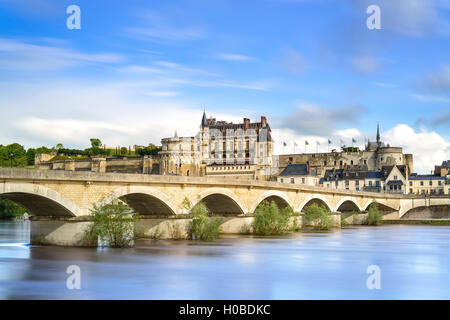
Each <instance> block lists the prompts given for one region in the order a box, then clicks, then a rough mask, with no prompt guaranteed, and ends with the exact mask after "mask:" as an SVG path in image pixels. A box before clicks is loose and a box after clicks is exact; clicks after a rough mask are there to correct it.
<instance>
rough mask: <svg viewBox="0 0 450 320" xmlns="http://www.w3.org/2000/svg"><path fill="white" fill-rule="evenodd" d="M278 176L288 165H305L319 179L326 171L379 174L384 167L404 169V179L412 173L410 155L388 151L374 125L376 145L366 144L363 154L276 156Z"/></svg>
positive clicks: (396, 149) (399, 150)
mask: <svg viewBox="0 0 450 320" xmlns="http://www.w3.org/2000/svg"><path fill="white" fill-rule="evenodd" d="M276 161H278V168H279V170H278V173H281V172H282V171H283V170H284V168H286V166H287V165H289V164H302V163H305V164H308V165H309V166H310V168H311V169H312V170H313V171H314V172H315V173H316V174H317V176H319V177H324V175H325V173H326V172H327V170H337V169H344V170H347V169H352V168H353V169H357V170H359V171H381V169H382V168H383V167H384V166H393V165H404V166H405V167H406V172H405V174H406V175H409V174H411V173H412V172H413V155H412V154H404V153H403V149H402V148H401V147H391V146H390V145H389V144H385V143H384V142H383V141H381V137H380V127H379V125H377V134H376V141H368V143H367V144H366V146H365V149H364V150H363V151H361V150H359V149H357V148H344V150H343V151H341V152H327V153H302V154H283V155H279V156H278V159H276Z"/></svg>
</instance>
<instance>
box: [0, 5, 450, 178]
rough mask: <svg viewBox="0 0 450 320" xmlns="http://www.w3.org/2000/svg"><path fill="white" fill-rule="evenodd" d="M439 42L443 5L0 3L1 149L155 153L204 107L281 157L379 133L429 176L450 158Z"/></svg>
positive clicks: (447, 35)
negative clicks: (261, 128)
mask: <svg viewBox="0 0 450 320" xmlns="http://www.w3.org/2000/svg"><path fill="white" fill-rule="evenodd" d="M72 4H76V5H78V6H79V7H80V9H81V29H80V30H68V29H67V27H66V19H67V17H68V16H69V15H68V14H66V8H67V7H68V6H69V5H72ZM371 4H377V5H379V6H380V9H381V25H382V29H381V30H369V29H368V28H367V27H366V19H367V18H368V16H369V15H368V14H367V13H366V8H367V7H368V6H369V5H371ZM449 40H450V1H443V0H435V1H431V0H380V1H375V0H372V1H366V0H360V1H350V0H349V1H337V0H335V1H333V0H315V1H313V0H248V1H232V0H227V1H226V0H223V1H220V0H203V1H202V0H198V1H195V0H189V1H170V0H166V1H132V0H131V1H126V2H125V1H112V0H108V1H106V0H96V1H92V0H91V1H74V0H72V1H62V0H54V1H52V0H47V1H44V0H34V1H33V0H26V1H25V0H0V116H1V118H0V143H3V144H7V143H10V142H13V141H19V142H21V143H22V144H25V145H26V146H39V145H55V144H56V143H59V142H61V143H63V144H64V145H66V146H70V147H85V146H86V145H87V144H88V141H89V138H90V137H94V136H95V137H99V138H101V139H102V141H103V142H104V143H105V144H106V145H108V146H116V145H133V144H148V143H149V142H152V143H159V141H160V139H161V138H162V137H165V136H168V135H172V134H173V132H174V131H175V130H177V131H178V134H179V135H193V134H195V131H196V130H197V128H198V125H199V121H200V118H201V114H202V111H203V108H205V109H206V111H207V114H208V116H209V115H212V116H214V117H216V118H218V119H223V120H229V121H235V122H237V121H241V119H242V117H250V118H251V119H252V120H258V119H259V117H260V116H261V115H266V116H267V117H268V121H269V123H270V124H271V127H272V129H273V130H274V138H275V140H276V143H277V145H276V151H277V152H278V153H281V152H283V148H282V142H283V141H286V142H287V143H288V147H287V148H285V150H284V151H285V152H286V153H288V152H293V150H292V149H293V147H292V146H293V142H294V141H296V142H297V144H298V145H299V146H301V147H299V148H297V150H296V151H297V152H303V151H304V148H303V145H304V143H303V141H304V140H305V139H306V140H309V141H310V145H309V148H310V149H308V151H310V152H312V151H315V143H314V141H315V140H317V141H319V142H320V143H321V145H320V150H319V151H322V152H324V151H326V141H327V139H328V138H330V139H331V140H332V141H333V146H334V147H337V146H338V145H339V140H340V139H343V140H344V141H345V142H346V143H347V144H350V143H351V137H354V138H355V139H356V140H357V143H356V145H358V146H361V147H363V145H364V141H365V138H366V137H367V138H369V139H374V135H375V129H376V122H377V121H379V122H380V126H381V129H382V137H383V140H385V141H386V142H387V143H390V144H391V145H396V146H402V147H404V148H405V151H406V152H409V153H414V155H415V168H416V171H419V172H429V171H430V170H431V169H432V168H433V167H434V165H435V164H439V163H440V162H442V161H443V160H446V159H450V142H449V140H450V139H449V137H450V108H449V104H450V56H449V55H450V50H449V49H450V48H449V46H450V41H449Z"/></svg>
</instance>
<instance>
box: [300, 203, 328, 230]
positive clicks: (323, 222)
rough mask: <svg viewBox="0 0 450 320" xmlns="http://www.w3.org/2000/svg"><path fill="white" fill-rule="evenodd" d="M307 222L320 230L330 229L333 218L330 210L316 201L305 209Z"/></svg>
mask: <svg viewBox="0 0 450 320" xmlns="http://www.w3.org/2000/svg"><path fill="white" fill-rule="evenodd" d="M305 222H306V224H307V225H309V226H313V227H315V228H317V229H319V230H329V229H331V228H332V227H333V218H332V217H331V215H330V213H329V212H328V210H327V209H326V208H325V207H324V206H322V205H321V206H319V205H318V204H316V203H313V204H312V205H310V206H309V207H307V208H306V209H305Z"/></svg>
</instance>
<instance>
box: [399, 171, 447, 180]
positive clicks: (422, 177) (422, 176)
mask: <svg viewBox="0 0 450 320" xmlns="http://www.w3.org/2000/svg"><path fill="white" fill-rule="evenodd" d="M408 179H409V180H445V179H446V178H445V177H440V176H434V175H432V174H417V173H413V174H411V175H410V176H409V178H408Z"/></svg>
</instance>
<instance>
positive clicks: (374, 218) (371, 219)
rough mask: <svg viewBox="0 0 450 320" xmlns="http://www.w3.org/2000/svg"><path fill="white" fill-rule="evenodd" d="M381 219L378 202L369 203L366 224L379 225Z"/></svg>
mask: <svg viewBox="0 0 450 320" xmlns="http://www.w3.org/2000/svg"><path fill="white" fill-rule="evenodd" d="M382 221H383V215H382V214H381V212H380V210H379V209H378V203H376V202H374V203H372V204H371V205H370V208H369V212H368V213H367V224H368V225H369V226H378V225H381V224H382Z"/></svg>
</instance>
